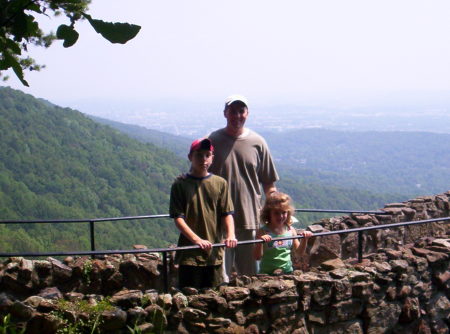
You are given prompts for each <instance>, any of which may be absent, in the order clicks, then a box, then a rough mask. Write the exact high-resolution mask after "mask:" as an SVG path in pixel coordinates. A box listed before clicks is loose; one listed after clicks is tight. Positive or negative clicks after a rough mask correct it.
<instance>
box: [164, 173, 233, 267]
mask: <svg viewBox="0 0 450 334" xmlns="http://www.w3.org/2000/svg"><path fill="white" fill-rule="evenodd" d="M169 212H170V217H172V218H178V217H182V218H184V220H185V221H186V224H187V225H188V226H189V227H190V228H191V229H192V231H194V233H195V234H197V235H198V236H199V237H200V238H202V239H205V240H208V241H210V242H211V243H213V244H214V243H220V242H222V217H223V216H225V215H228V214H232V213H233V203H232V201H231V198H230V194H229V190H228V184H227V181H225V179H223V178H222V177H220V176H217V175H214V174H209V175H208V176H206V177H204V178H196V177H194V176H192V175H189V174H188V175H187V177H186V178H184V179H177V180H176V181H175V182H174V183H173V184H172V189H171V192H170V210H169ZM191 245H192V243H191V242H190V241H189V240H188V239H187V238H186V237H185V236H184V235H183V234H181V233H180V237H179V239H178V246H191ZM223 253H224V250H223V247H214V248H212V249H211V250H210V251H209V252H206V251H204V250H201V249H192V250H185V251H178V252H177V254H176V257H175V260H176V262H177V263H179V264H182V265H192V266H210V265H219V264H222V262H223Z"/></svg>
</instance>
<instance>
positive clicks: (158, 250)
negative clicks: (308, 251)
mask: <svg viewBox="0 0 450 334" xmlns="http://www.w3.org/2000/svg"><path fill="white" fill-rule="evenodd" d="M300 210H302V211H301V212H318V211H319V210H317V209H297V210H296V211H300ZM304 210H314V211H304ZM320 211H324V212H349V211H348V210H320ZM351 213H370V214H377V215H381V214H387V213H386V212H384V211H370V212H369V211H357V210H356V211H352V212H351ZM168 216H169V215H152V216H134V217H117V218H99V219H90V220H88V222H89V223H90V227H91V228H90V229H91V233H92V234H93V224H94V223H95V222H100V221H118V220H131V219H148V218H163V217H164V218H165V217H168ZM449 221H450V217H442V218H433V219H426V220H417V221H409V222H401V223H392V224H383V225H374V226H368V227H359V228H353V229H347V230H337V231H329V232H319V233H314V235H313V237H322V236H328V235H334V234H347V233H358V252H357V258H358V262H361V261H362V258H363V232H365V231H369V230H376V229H388V228H396V227H402V226H410V225H418V224H426V223H436V222H441V223H448V222H449ZM24 222H28V223H50V222H59V223H61V222H65V223H80V222H86V220H77V219H74V220H64V221H61V220H55V221H41V220H35V221H0V223H2V224H19V223H24ZM302 238H303V236H295V237H283V238H273V239H272V240H274V241H277V240H289V239H302ZM92 240H93V239H91V246H92V243H93V241H92ZM263 242H264V241H263V240H244V241H238V243H237V244H238V246H239V245H246V244H257V243H263ZM212 247H225V244H224V243H217V244H213V245H212ZM197 248H199V246H197V245H194V246H184V247H174V248H151V249H128V250H102V251H95V250H91V251H75V252H44V253H23V252H22V253H0V257H17V256H21V257H42V256H72V255H81V256H89V255H91V256H93V257H95V256H96V255H109V254H142V253H161V254H162V261H163V264H162V270H163V272H162V275H163V282H164V291H168V253H169V252H174V251H182V250H187V249H197Z"/></svg>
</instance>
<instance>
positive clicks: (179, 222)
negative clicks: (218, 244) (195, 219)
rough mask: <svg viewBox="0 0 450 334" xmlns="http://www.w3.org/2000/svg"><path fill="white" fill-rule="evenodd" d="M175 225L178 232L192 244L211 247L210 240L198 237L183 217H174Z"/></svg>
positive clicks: (207, 248) (206, 247)
mask: <svg viewBox="0 0 450 334" xmlns="http://www.w3.org/2000/svg"><path fill="white" fill-rule="evenodd" d="M174 222H175V225H176V226H177V228H178V229H179V230H180V232H181V233H182V234H183V235H184V236H185V237H186V238H188V239H189V241H190V242H192V243H193V244H194V245H198V246H200V248H201V249H204V250H209V249H211V246H212V244H211V242H209V241H208V240H205V239H202V238H200V237H199V236H198V235H197V234H195V232H194V231H192V229H191V228H190V227H189V226H188V224H186V221H185V220H184V218H183V217H177V218H175V219H174Z"/></svg>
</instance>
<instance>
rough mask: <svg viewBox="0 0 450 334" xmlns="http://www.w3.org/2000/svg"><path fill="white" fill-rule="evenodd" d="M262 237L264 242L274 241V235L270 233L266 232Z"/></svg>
mask: <svg viewBox="0 0 450 334" xmlns="http://www.w3.org/2000/svg"><path fill="white" fill-rule="evenodd" d="M260 239H262V240H263V241H264V242H270V241H272V237H271V236H270V235H268V234H264V235H262V236H261V237H260Z"/></svg>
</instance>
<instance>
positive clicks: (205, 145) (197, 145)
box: [189, 138, 214, 154]
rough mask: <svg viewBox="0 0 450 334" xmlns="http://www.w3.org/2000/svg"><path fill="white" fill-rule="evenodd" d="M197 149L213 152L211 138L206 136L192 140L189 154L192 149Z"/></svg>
mask: <svg viewBox="0 0 450 334" xmlns="http://www.w3.org/2000/svg"><path fill="white" fill-rule="evenodd" d="M199 150H208V151H211V152H214V146H213V145H212V143H211V140H209V139H208V138H200V139H196V140H194V141H193V142H192V144H191V149H190V151H189V154H191V153H192V152H193V151H199Z"/></svg>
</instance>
